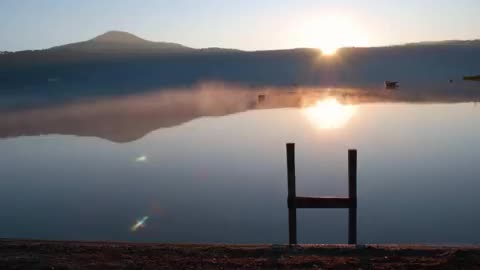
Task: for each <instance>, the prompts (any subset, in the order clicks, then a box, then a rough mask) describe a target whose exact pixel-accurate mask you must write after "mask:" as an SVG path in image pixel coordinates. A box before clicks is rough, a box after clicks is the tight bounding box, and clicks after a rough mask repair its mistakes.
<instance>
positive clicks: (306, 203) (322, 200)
mask: <svg viewBox="0 0 480 270" xmlns="http://www.w3.org/2000/svg"><path fill="white" fill-rule="evenodd" d="M351 206H352V201H351V200H350V198H341V197H297V198H295V207H296V208H350V207H351Z"/></svg>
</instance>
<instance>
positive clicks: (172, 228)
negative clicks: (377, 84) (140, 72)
mask: <svg viewBox="0 0 480 270" xmlns="http://www.w3.org/2000/svg"><path fill="white" fill-rule="evenodd" d="M465 93H467V92H462V91H460V90H458V89H455V91H450V92H449V91H446V90H443V89H441V88H435V89H429V88H425V89H423V90H422V91H414V90H410V89H407V88H403V87H402V89H401V90H399V91H395V93H392V91H390V92H388V91H383V90H381V89H357V88H342V89H339V88H331V89H330V90H328V89H306V88H298V89H278V88H273V87H272V88H266V89H248V88H240V87H238V88H235V87H230V86H228V85H224V86H222V85H217V86H215V87H214V86H208V87H207V86H199V87H197V88H193V89H171V90H169V91H161V92H158V93H152V94H149V95H139V96H128V97H115V98H109V99H103V100H95V101H92V102H83V101H82V102H74V103H70V104H63V105H58V106H53V107H43V108H30V109H21V110H11V111H4V112H2V113H1V114H0V134H1V136H10V137H16V136H21V135H29V136H28V137H19V138H10V139H1V140H0V153H4V154H3V155H0V164H2V165H1V169H0V179H1V181H2V184H1V188H0V205H2V206H4V207H3V208H1V211H0V220H8V221H9V222H3V223H0V238H36V239H69V240H72V239H77V240H118V241H146V242H157V241H158V242H190V243H191V242H221V243H225V242H227V243H285V242H286V241H287V231H288V230H287V228H288V222H287V214H286V211H287V206H286V194H287V190H286V189H287V185H286V164H285V152H284V151H285V150H284V149H285V148H284V145H285V142H289V141H292V142H295V143H297V145H298V148H299V149H298V156H297V158H298V159H297V160H298V163H297V165H298V167H297V168H298V169H297V181H298V186H297V192H298V194H301V195H303V196H327V195H328V196H345V195H346V194H345V192H346V190H347V186H346V184H347V181H346V177H347V176H346V172H347V166H346V150H347V149H348V148H357V149H358V150H359V170H358V172H359V173H358V177H359V178H358V196H359V202H358V207H359V208H358V213H359V217H358V222H359V223H358V233H359V242H360V243H372V242H374V243H419V242H422V243H479V242H480V236H479V235H477V234H476V233H475V232H477V231H478V228H479V226H480V216H478V215H472V213H476V212H478V209H477V208H478V207H477V203H476V202H477V201H478V194H477V193H478V192H477V191H478V189H479V188H480V187H479V182H478V175H480V167H479V166H477V163H478V157H479V156H480V147H475V146H477V145H478V138H479V137H480V127H479V126H478V125H475V123H477V122H478V119H479V118H480V110H479V109H478V108H476V107H474V106H473V104H472V103H471V102H472V101H475V100H478V99H477V97H478V96H479V95H480V91H476V92H474V93H473V92H472V93H471V95H467V94H465ZM475 94H476V96H475ZM259 95H264V98H262V99H261V101H259V98H258V96H259ZM472 97H473V98H472ZM334 100H336V101H334ZM325 101H326V102H325ZM385 101H388V102H398V103H396V104H391V103H385ZM399 101H401V102H399ZM406 101H409V102H410V101H414V102H416V104H410V103H406ZM458 101H466V102H469V103H458V104H453V103H451V102H458ZM317 102H319V104H320V105H319V106H318V107H317ZM419 102H423V103H432V102H439V103H442V104H419ZM446 103H450V104H446ZM344 104H348V105H344ZM308 106H313V108H312V110H316V109H317V108H320V109H319V110H318V111H319V112H324V111H327V112H328V111H333V112H335V113H333V114H329V115H330V116H329V117H331V119H336V120H335V121H332V120H328V121H327V122H328V123H339V122H340V123H342V122H344V120H342V119H347V118H348V117H345V116H344V115H347V116H348V115H349V113H348V111H349V110H350V109H347V110H346V112H345V107H347V108H349V107H350V106H351V107H354V108H356V109H355V110H356V113H355V112H354V113H353V116H351V117H352V118H351V119H350V120H351V121H350V122H348V121H347V122H345V124H343V127H342V128H338V129H332V130H330V131H329V132H316V130H314V129H313V128H312V127H311V125H310V124H309V122H308V120H307V118H306V117H305V112H304V108H305V107H308ZM324 107H326V108H329V109H323V108H324ZM283 108H285V109H283ZM332 115H333V116H332ZM335 115H340V116H335ZM206 116H207V117H206ZM213 116H215V117H213ZM216 116H223V117H216ZM194 119H195V120H194ZM191 120H194V121H191ZM327 126H334V124H327ZM154 130H156V131H155V132H152V131H154ZM52 133H57V134H70V135H77V136H57V135H48V136H33V135H39V134H52ZM147 133H149V134H148V135H146V134H147ZM85 136H95V137H99V138H104V139H108V140H113V141H120V142H129V143H122V144H117V143H111V142H109V141H105V140H100V139H98V138H88V137H85ZM130 141H132V142H130ZM143 156H144V157H145V161H146V162H145V163H142V161H141V160H143V159H144V158H143ZM136 159H139V162H140V163H137V162H135V160H136ZM452 190H454V191H455V195H454V199H453V200H451V199H450V198H452V196H453V195H452ZM19 194H21V196H19ZM445 209H449V210H450V211H445ZM342 211H343V210H331V211H330V210H318V211H317V210H305V211H301V212H299V241H300V242H301V243H342V242H345V241H346V234H345V230H346V227H345V226H346V224H347V221H346V218H347V215H346V214H345V213H344V212H342ZM145 216H148V220H146V219H145V221H144V222H141V221H142V217H145ZM137 223H138V224H139V225H142V224H143V223H145V224H146V225H147V227H145V228H142V227H141V226H139V227H138V229H137V230H136V232H135V233H133V232H132V231H131V228H132V226H134V225H136V224H137ZM32 224H34V225H35V226H32ZM432 224H435V226H433V227H432Z"/></svg>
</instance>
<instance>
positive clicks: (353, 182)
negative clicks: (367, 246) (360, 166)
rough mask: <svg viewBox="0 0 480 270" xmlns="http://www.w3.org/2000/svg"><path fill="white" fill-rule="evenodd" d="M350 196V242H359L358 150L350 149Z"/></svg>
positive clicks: (352, 243) (353, 243)
mask: <svg viewBox="0 0 480 270" xmlns="http://www.w3.org/2000/svg"><path fill="white" fill-rule="evenodd" d="M348 197H349V198H350V200H352V205H351V207H350V208H349V209H348V243H349V244H351V245H355V244H357V150H353V149H351V150H348Z"/></svg>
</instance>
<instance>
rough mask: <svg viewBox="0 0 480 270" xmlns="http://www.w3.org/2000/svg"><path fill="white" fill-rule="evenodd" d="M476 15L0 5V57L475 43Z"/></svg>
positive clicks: (394, 1) (54, 0)
mask: <svg viewBox="0 0 480 270" xmlns="http://www.w3.org/2000/svg"><path fill="white" fill-rule="evenodd" d="M479 14H480V1H479V0H455V1H452V0H436V1H434V0H335V1H333V0H329V1H326V0H175V1H173V0H141V1H139V0H82V1H78V0H0V51H4V50H6V51H18V50H27V49H45V48H49V47H52V46H56V45H62V44H66V43H72V42H78V41H83V40H87V39H91V38H93V37H95V36H97V35H99V34H102V33H104V32H106V31H109V30H121V31H127V32H130V33H133V34H135V35H138V36H140V37H142V38H145V39H148V40H153V41H169V42H178V43H181V44H183V45H186V46H190V47H194V48H205V47H223V48H235V49H243V50H267V49H286V48H299V47H316V48H322V49H325V50H328V49H334V48H336V47H344V46H384V45H393V44H403V43H409V42H418V41H436V40H449V39H477V38H480V29H479V28H478V26H479V25H480V15H479Z"/></svg>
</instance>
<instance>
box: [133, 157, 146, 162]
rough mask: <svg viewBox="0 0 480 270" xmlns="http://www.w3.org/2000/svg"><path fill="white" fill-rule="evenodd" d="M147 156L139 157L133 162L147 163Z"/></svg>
mask: <svg viewBox="0 0 480 270" xmlns="http://www.w3.org/2000/svg"><path fill="white" fill-rule="evenodd" d="M147 160H148V158H147V156H139V157H137V158H136V159H135V162H147Z"/></svg>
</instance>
